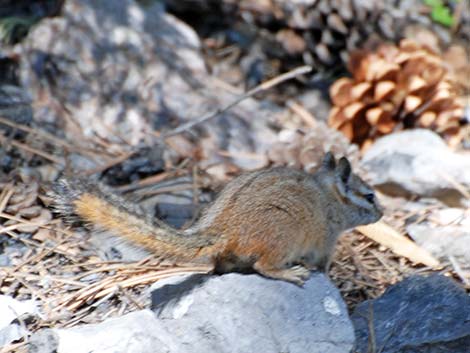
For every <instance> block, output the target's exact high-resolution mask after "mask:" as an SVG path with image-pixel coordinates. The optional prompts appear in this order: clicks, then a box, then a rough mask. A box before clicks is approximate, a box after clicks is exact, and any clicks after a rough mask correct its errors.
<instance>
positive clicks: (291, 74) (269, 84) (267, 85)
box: [161, 65, 312, 140]
mask: <svg viewBox="0 0 470 353" xmlns="http://www.w3.org/2000/svg"><path fill="white" fill-rule="evenodd" d="M310 71H312V67H311V66H308V65H305V66H301V67H298V68H295V69H293V70H291V71H288V72H286V73H284V74H282V75H279V76H277V77H274V78H272V79H270V80H268V81H266V82H263V83H261V84H260V85H258V86H256V87H255V88H253V89H251V90H249V91H248V92H246V93H244V94H242V95H241V96H239V97H238V98H236V99H235V100H234V101H232V102H231V103H229V104H228V105H226V106H225V107H222V108H219V109H217V110H216V111H215V112H212V113H209V114H208V115H206V116H203V117H201V118H199V119H196V120H193V121H189V122H187V123H185V124H182V125H180V126H178V127H177V128H175V129H173V130H170V131H168V132H166V133H164V134H162V135H161V139H162V140H164V139H166V138H168V137H171V136H174V135H178V134H180V133H182V132H184V131H187V130H189V129H191V128H193V127H194V126H196V125H200V124H203V123H205V122H207V121H209V120H211V119H213V118H215V117H217V116H219V115H221V114H223V113H225V112H226V111H227V110H229V109H230V108H232V107H234V106H236V105H237V104H239V103H240V102H242V101H244V100H245V99H247V98H250V97H252V96H254V95H255V94H258V93H260V92H263V91H266V90H268V89H271V88H273V87H274V86H277V85H278V84H280V83H282V82H284V81H287V80H291V79H293V78H296V77H297V76H300V75H303V74H306V73H309V72H310Z"/></svg>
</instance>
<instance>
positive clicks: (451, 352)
mask: <svg viewBox="0 0 470 353" xmlns="http://www.w3.org/2000/svg"><path fill="white" fill-rule="evenodd" d="M352 320H353V323H354V327H355V331H356V351H357V352H358V353H366V352H382V353H465V352H469V351H470V297H469V296H468V295H467V294H466V293H465V290H464V289H463V288H461V287H459V286H458V285H457V284H456V283H455V282H454V281H453V280H451V279H449V278H447V277H445V276H442V275H437V274H436V275H431V276H429V277H422V276H413V277H410V278H408V279H406V280H404V281H402V282H400V283H398V284H396V285H394V286H392V287H390V288H389V289H387V291H386V292H385V293H384V294H383V295H382V296H381V297H380V298H377V299H375V300H371V301H365V302H363V303H361V304H359V305H358V306H357V308H356V310H355V311H354V314H353V316H352ZM370 321H372V327H373V332H374V337H375V345H374V344H373V343H372V339H371V338H370V337H372V335H370V326H371V325H370ZM369 341H370V342H369ZM374 346H375V347H374Z"/></svg>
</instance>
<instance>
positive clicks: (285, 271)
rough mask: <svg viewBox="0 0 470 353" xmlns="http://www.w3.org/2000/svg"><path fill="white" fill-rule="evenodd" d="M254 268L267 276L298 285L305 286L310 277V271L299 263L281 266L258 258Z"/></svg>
mask: <svg viewBox="0 0 470 353" xmlns="http://www.w3.org/2000/svg"><path fill="white" fill-rule="evenodd" d="M253 269H254V270H255V271H256V272H258V273H259V274H261V275H263V276H265V277H269V278H273V279H280V280H283V281H287V282H291V283H295V284H297V285H298V286H303V284H304V283H305V281H306V280H307V279H308V278H309V277H310V271H309V270H308V269H306V268H305V267H303V266H300V265H297V266H291V267H284V268H283V267H281V268H279V267H278V266H274V265H272V264H270V263H269V261H266V260H264V259H260V260H258V261H257V262H256V263H255V264H254V265H253Z"/></svg>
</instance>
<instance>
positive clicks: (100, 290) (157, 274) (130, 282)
mask: <svg viewBox="0 0 470 353" xmlns="http://www.w3.org/2000/svg"><path fill="white" fill-rule="evenodd" d="M130 267H132V265H130ZM123 269H125V267H123ZM210 270H211V268H210V267H209V266H194V267H176V268H165V269H157V270H155V269H153V270H150V271H149V270H144V271H143V272H144V273H142V271H140V272H141V273H139V274H134V273H130V274H129V273H126V272H125V271H119V272H118V273H117V274H115V275H114V276H112V277H106V278H104V279H103V280H101V281H99V282H95V283H92V284H90V285H88V286H86V287H83V288H81V289H80V290H78V291H76V292H75V293H73V294H71V295H69V296H67V297H66V298H63V299H62V300H61V303H60V304H59V305H58V306H56V307H55V308H54V310H55V311H60V310H62V309H67V310H69V311H75V310H77V309H78V308H79V307H81V306H82V305H83V304H85V303H87V302H89V301H91V300H97V299H102V298H106V297H108V296H109V295H112V294H113V293H115V292H116V291H117V289H119V288H121V289H127V288H132V287H136V286H140V285H147V284H150V283H154V282H156V281H158V280H161V279H164V278H168V277H171V276H175V275H181V274H187V273H208V272H209V271H210Z"/></svg>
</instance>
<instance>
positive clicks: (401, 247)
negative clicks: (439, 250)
mask: <svg viewBox="0 0 470 353" xmlns="http://www.w3.org/2000/svg"><path fill="white" fill-rule="evenodd" d="M356 229H357V230H358V231H359V232H361V233H362V234H364V235H365V236H367V237H368V238H370V239H372V240H374V241H376V242H378V243H380V244H382V245H384V246H386V247H387V248H389V249H391V250H392V251H393V252H394V253H395V254H397V255H400V256H404V257H406V258H407V259H409V260H411V261H413V262H415V263H421V264H424V265H426V266H429V267H432V268H437V267H439V266H440V263H439V261H438V260H437V259H436V258H435V257H434V256H432V255H431V254H430V253H429V252H428V251H426V250H424V249H423V248H421V247H419V246H418V245H417V244H416V243H415V242H413V241H411V240H410V239H408V238H407V237H405V236H403V235H401V234H400V233H398V232H397V231H396V230H395V229H393V228H392V227H390V226H389V225H388V224H386V223H384V222H382V221H379V222H377V223H374V224H370V225H367V226H360V227H357V228H356Z"/></svg>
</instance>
